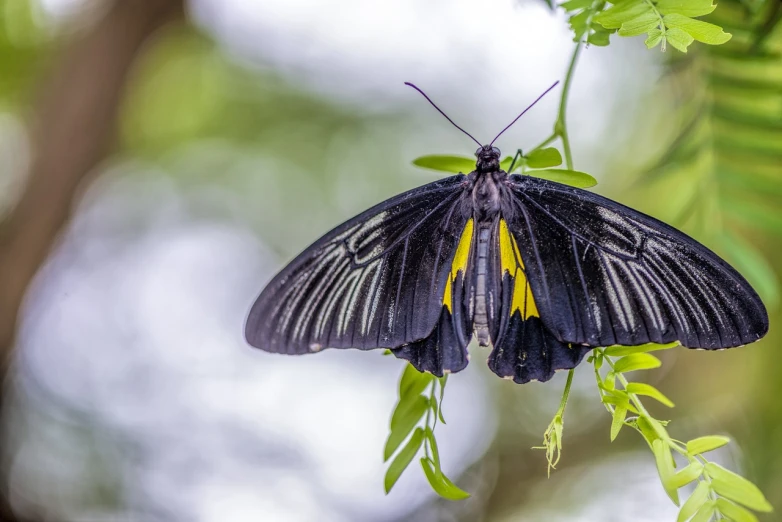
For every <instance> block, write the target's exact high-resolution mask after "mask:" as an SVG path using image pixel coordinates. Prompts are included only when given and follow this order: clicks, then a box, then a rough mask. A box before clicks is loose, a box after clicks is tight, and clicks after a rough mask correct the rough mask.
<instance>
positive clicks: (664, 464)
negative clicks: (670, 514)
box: [652, 439, 679, 506]
mask: <svg viewBox="0 0 782 522" xmlns="http://www.w3.org/2000/svg"><path fill="white" fill-rule="evenodd" d="M652 452H654V460H655V463H656V464H657V472H658V473H659V474H660V481H661V482H662V484H663V489H665V492H666V493H667V494H668V497H670V499H671V500H672V501H673V503H674V504H676V505H677V506H678V505H679V493H678V492H677V491H676V488H673V487H672V486H671V478H672V477H673V473H674V471H673V458H672V457H671V450H670V448H668V445H667V444H665V443H664V442H663V441H662V440H661V439H655V440H654V442H652Z"/></svg>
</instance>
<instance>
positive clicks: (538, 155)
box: [527, 147, 562, 169]
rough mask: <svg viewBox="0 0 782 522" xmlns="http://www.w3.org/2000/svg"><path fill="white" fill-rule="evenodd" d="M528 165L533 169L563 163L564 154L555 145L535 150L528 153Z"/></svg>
mask: <svg viewBox="0 0 782 522" xmlns="http://www.w3.org/2000/svg"><path fill="white" fill-rule="evenodd" d="M527 165H528V166H529V167H530V168H533V169H543V168H546V167H556V166H557V165H562V155H561V154H560V153H559V151H558V150H557V149H556V148H555V147H546V148H545V149H538V150H534V151H532V152H530V153H529V155H527Z"/></svg>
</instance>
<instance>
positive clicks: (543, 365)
mask: <svg viewBox="0 0 782 522" xmlns="http://www.w3.org/2000/svg"><path fill="white" fill-rule="evenodd" d="M413 87H415V86H413ZM552 88H553V86H552ZM419 92H420V90H419ZM547 92H548V91H547ZM422 94H423V93H422ZM544 94H545V93H544ZM424 96H426V95H424ZM427 99H428V97H427ZM538 99H540V98H538ZM429 101H430V102H431V100H429ZM433 105H434V104H433ZM533 105H534V103H533ZM530 107H531V106H530ZM435 108H437V107H436V106H435ZM527 109H529V107H528V108H527ZM438 110H439V109H438ZM440 112H441V113H442V111H440ZM525 112H526V110H525ZM522 114H523V113H522ZM446 118H447V116H446ZM448 119H449V121H451V120H450V118H448ZM516 119H518V118H516ZM515 121H516V120H514V122H515ZM451 123H453V122H452V121H451ZM454 125H455V124H454ZM457 127H458V126H457ZM506 129H507V127H506ZM460 130H462V129H461V128H460ZM463 132H464V131H463ZM503 132H504V131H503ZM465 134H467V133H466V132H465ZM500 134H502V133H500ZM468 135H469V134H468ZM498 136H499V135H498ZM470 137H472V136H470ZM473 140H475V139H474V138H473ZM495 140H496V138H495ZM493 142H494V140H493V141H492V143H493ZM479 144H480V143H479ZM475 155H476V157H477V162H476V167H475V170H474V171H473V172H471V173H470V174H468V175H464V174H459V175H457V176H451V177H448V178H445V179H442V180H440V181H436V182H434V183H430V184H428V185H424V186H422V187H418V188H416V189H413V190H410V191H408V192H405V193H403V194H400V195H398V196H396V197H393V198H391V199H389V200H387V201H384V202H383V203H380V204H379V205H376V206H374V207H372V208H371V209H369V210H367V211H365V212H363V213H362V214H360V215H358V216H356V217H354V218H353V219H351V220H349V221H347V222H346V223H343V224H342V225H340V226H338V227H337V228H335V229H334V230H332V231H331V232H329V233H328V234H326V235H325V236H323V237H322V238H320V239H319V240H318V241H316V242H315V243H314V244H313V245H311V246H310V247H308V248H307V249H306V250H304V252H302V253H301V254H300V255H299V256H298V257H296V259H294V260H293V261H292V262H291V263H290V264H289V265H288V266H286V267H285V268H284V269H283V270H282V271H281V272H280V273H279V274H277V276H276V277H275V278H274V279H273V280H272V281H271V282H270V283H269V284H268V285H267V287H266V288H265V289H264V290H263V292H262V293H261V295H260V296H259V297H258V299H257V301H256V302H255V304H254V305H253V307H252V310H251V311H250V315H249V318H248V319H247V324H246V329H245V336H246V338H247V341H248V342H249V343H250V344H251V345H253V346H255V347H257V348H260V349H262V350H266V351H268V352H274V353H285V354H305V353H312V352H318V351H320V350H322V349H324V348H358V349H360V350H369V349H374V348H388V349H390V350H391V351H392V352H393V353H394V355H396V356H397V357H399V358H403V359H407V360H408V361H410V362H411V363H412V364H413V366H415V367H416V368H417V369H418V370H420V371H428V372H431V373H433V374H434V375H437V376H441V375H443V373H446V372H458V371H460V370H462V369H463V368H464V367H465V366H466V365H467V362H468V359H469V356H468V353H467V345H468V344H469V342H470V340H471V339H472V337H473V336H475V337H476V338H477V341H478V343H479V344H480V345H481V346H493V349H492V350H491V353H490V355H489V360H488V363H489V367H490V368H491V370H492V371H493V372H494V373H496V374H497V375H499V376H500V377H503V378H509V379H513V380H514V381H515V382H517V383H525V382H528V381H530V380H538V381H546V380H548V379H550V378H551V377H552V375H553V374H554V371H555V370H559V369H569V368H573V367H575V366H576V365H577V364H579V363H580V362H581V360H582V359H583V357H584V355H585V354H586V353H587V352H588V351H589V350H591V349H592V348H594V347H598V346H609V345H614V344H619V345H639V344H644V343H650V342H652V343H669V342H673V341H679V342H680V343H681V344H682V345H683V346H686V347H688V348H704V349H708V350H715V349H720V348H730V347H734V346H740V345H743V344H747V343H751V342H753V341H756V340H758V339H759V338H761V337H762V336H763V335H765V333H766V332H767V330H768V315H767V313H766V310H765V307H764V306H763V303H762V302H761V300H760V298H759V297H758V295H757V294H756V293H755V291H754V290H753V289H752V287H751V286H750V285H749V284H748V283H747V281H746V280H745V279H744V278H743V277H742V276H741V275H740V274H739V273H738V272H736V270H734V269H733V268H732V267H731V266H730V265H728V264H727V263H726V262H725V261H723V260H722V259H720V258H719V257H718V256H717V255H716V254H714V253H713V252H711V251H710V250H709V249H707V248H706V247H704V246H703V245H701V244H700V243H698V242H697V241H695V240H693V239H692V238H690V237H688V236H687V235H685V234H683V233H682V232H679V231H678V230H676V229H674V228H672V227H670V226H668V225H666V224H665V223H662V222H660V221H658V220H656V219H654V218H652V217H650V216H647V215H645V214H643V213H641V212H638V211H636V210H633V209H631V208H628V207H626V206H624V205H621V204H619V203H616V202H615V201H611V200H610V199H607V198H604V197H602V196H599V195H597V194H593V193H591V192H588V191H585V190H582V189H578V188H574V187H570V186H566V185H562V184H559V183H555V182H552V181H547V180H543V179H539V178H535V177H531V176H523V175H515V174H514V175H509V174H507V173H506V172H505V171H503V170H501V169H500V151H499V149H497V148H496V147H493V146H492V145H491V144H489V145H483V146H481V147H480V148H479V149H478V150H477V151H476V152H475ZM509 170H511V171H512V170H513V169H512V168H511V169H509Z"/></svg>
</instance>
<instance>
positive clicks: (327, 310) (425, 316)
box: [245, 175, 471, 373]
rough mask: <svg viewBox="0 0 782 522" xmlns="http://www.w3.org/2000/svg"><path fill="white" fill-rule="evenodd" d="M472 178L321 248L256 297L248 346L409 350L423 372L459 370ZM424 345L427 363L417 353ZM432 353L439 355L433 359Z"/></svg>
mask: <svg viewBox="0 0 782 522" xmlns="http://www.w3.org/2000/svg"><path fill="white" fill-rule="evenodd" d="M464 181H465V176H463V175H459V176H452V177H450V178H446V179H443V180H440V181H437V182H435V183H431V184H429V185H425V186H423V187H419V188H417V189H413V190H411V191H409V192H406V193H404V194H400V195H399V196H396V197H394V198H392V199H389V200H388V201H385V202H383V203H381V204H379V205H377V206H375V207H373V208H371V209H369V210H367V211H366V212H364V213H362V214H360V215H359V216H357V217H355V218H353V219H351V220H349V221H347V222H346V223H344V224H343V225H340V226H339V227H337V228H336V229H334V230H332V231H331V232H329V233H328V234H326V235H325V236H323V237H322V238H321V239H319V240H318V241H316V242H315V243H314V244H313V245H312V246H310V247H309V248H307V249H306V250H305V251H304V252H302V253H301V254H300V255H299V256H298V257H297V258H296V259H294V260H293V261H292V262H291V263H290V264H289V265H288V266H286V267H285V268H284V269H283V270H282V271H281V272H280V273H279V274H278V275H277V276H276V277H275V278H274V279H273V280H272V281H271V282H270V283H269V284H268V285H267V287H266V288H265V289H264V290H263V292H262V293H261V295H260V296H259V297H258V299H257V301H256V302H255V304H254V305H253V307H252V309H251V311H250V315H249V317H248V319H247V324H246V327H245V336H246V338H247V340H248V342H249V343H250V344H251V345H253V346H255V347H257V348H261V349H263V350H266V351H269V352H276V353H287V354H303V353H310V352H315V351H319V350H321V349H324V348H359V349H364V350H366V349H371V348H392V349H396V348H401V347H406V349H407V352H405V351H404V349H402V350H403V351H402V352H398V353H397V355H398V356H400V357H404V358H408V359H411V360H412V359H416V358H417V359H416V360H417V361H418V364H417V366H419V368H420V369H427V370H429V371H433V372H434V373H438V372H439V373H442V370H443V369H446V370H447V369H453V371H458V369H461V367H463V365H462V361H460V359H464V361H463V362H464V364H466V352H465V351H464V350H463V349H462V348H461V344H462V343H461V342H460V341H459V340H460V339H465V338H467V335H468V334H467V333H466V330H465V324H466V321H465V320H464V318H463V317H462V316H461V309H458V310H456V311H455V310H454V307H453V306H452V304H451V303H452V300H453V294H454V293H456V294H461V293H462V290H461V286H459V285H462V286H463V284H462V282H461V281H462V280H463V277H464V270H466V267H461V266H456V270H454V267H455V265H459V264H461V263H462V262H463V259H465V258H466V256H467V255H468V253H469V243H470V238H469V237H467V239H464V237H465V234H467V236H469V235H470V234H471V232H470V233H467V232H466V230H467V228H468V227H469V226H470V223H471V221H470V216H469V208H467V207H466V204H465V201H464V197H465V196H464V189H463V186H464ZM466 208H467V210H465V209H466ZM465 245H466V247H465ZM465 248H466V251H465ZM457 278H460V279H459V281H457ZM454 316H455V319H454ZM454 340H456V341H454ZM424 342H428V345H427V346H428V348H427V354H426V356H425V357H419V356H418V355H420V354H419V353H418V352H420V349H419V350H416V349H415V346H416V343H419V345H420V344H421V343H424ZM465 346H466V343H465ZM433 347H434V348H438V347H439V348H438V349H439V351H440V355H439V356H437V354H436V350H433ZM413 352H416V353H413ZM461 352H464V353H461ZM432 353H434V354H435V356H436V358H437V357H439V358H438V359H437V360H427V358H428V359H432ZM422 361H423V362H422ZM411 362H414V363H415V362H416V361H411ZM457 367H458V368H457Z"/></svg>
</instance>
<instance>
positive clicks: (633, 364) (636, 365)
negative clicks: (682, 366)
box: [614, 353, 662, 373]
mask: <svg viewBox="0 0 782 522" xmlns="http://www.w3.org/2000/svg"><path fill="white" fill-rule="evenodd" d="M661 364H662V363H661V362H660V359H658V358H657V357H655V356H654V355H649V354H648V353H634V354H632V355H626V356H624V357H622V358H621V359H619V360H618V361H616V363H614V371H615V372H616V373H625V372H632V371H635V370H651V369H652V368H659V367H660V365H661Z"/></svg>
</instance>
